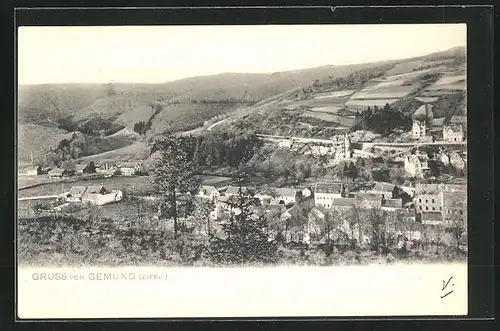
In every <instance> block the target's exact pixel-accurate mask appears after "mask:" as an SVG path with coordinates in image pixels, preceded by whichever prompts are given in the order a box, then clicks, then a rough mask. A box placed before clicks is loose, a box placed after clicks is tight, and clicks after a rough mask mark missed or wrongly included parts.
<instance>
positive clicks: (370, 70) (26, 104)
mask: <svg viewBox="0 0 500 331" xmlns="http://www.w3.org/2000/svg"><path fill="white" fill-rule="evenodd" d="M460 59H461V60H460ZM464 59H465V49H464V48H457V49H452V50H449V51H446V52H441V53H435V54H430V55H428V56H425V57H419V58H414V59H406V60H393V61H385V62H375V63H365V64H354V65H343V66H333V65H328V66H322V67H318V68H310V69H304V70H295V71H285V72H276V73H272V74H246V73H224V74H219V75H212V76H202V77H192V78H186V79H182V80H178V81H173V82H167V83H163V84H125V83H121V84H45V85H22V86H20V87H19V90H18V119H19V130H18V131H19V140H18V142H19V152H20V154H19V156H20V159H21V160H24V161H26V160H28V159H29V156H30V153H33V154H34V155H35V159H40V158H43V156H44V154H45V152H44V151H45V150H46V149H47V148H48V147H55V146H57V145H58V143H59V142H60V140H61V137H65V135H66V134H71V133H74V132H79V133H83V134H85V135H87V136H89V137H93V138H92V139H91V140H92V141H98V143H96V144H97V145H98V146H106V148H105V150H102V151H101V152H105V151H110V150H113V149H115V148H116V149H120V150H121V149H123V148H127V146H132V145H133V146H136V145H137V144H136V145H134V142H141V144H140V146H143V145H144V142H145V139H148V140H149V139H150V138H154V137H157V136H159V135H162V134H164V133H166V132H183V131H189V130H193V129H196V128H200V127H203V125H206V123H213V122H215V121H217V120H220V119H223V118H226V117H228V118H232V117H233V114H245V113H251V112H253V111H255V110H259V108H258V107H259V106H261V105H264V107H267V108H269V107H270V105H273V103H274V105H275V106H276V107H278V108H279V107H280V106H281V105H283V102H284V101H287V102H288V101H290V100H294V101H300V100H301V99H304V100H312V99H314V98H316V97H319V99H317V100H316V101H315V102H317V103H318V105H319V106H321V103H320V102H318V100H320V101H321V102H322V101H324V100H326V99H324V97H325V96H322V95H321V93H323V94H325V93H326V94H328V93H330V92H331V91H341V90H342V89H343V90H346V89H351V90H352V89H356V90H358V89H365V88H366V86H365V85H366V84H365V83H367V82H368V81H373V79H374V78H376V77H378V78H381V77H389V78H390V79H393V78H394V77H396V78H397V75H402V74H408V73H412V72H416V71H417V73H418V71H421V70H426V68H427V69H430V70H431V71H432V70H433V68H440V69H439V70H441V71H440V72H441V73H442V74H445V73H446V72H445V71H446V70H447V69H450V68H451V67H452V66H454V67H453V68H454V69H453V70H454V72H458V73H459V74H460V71H459V69H456V68H458V67H459V66H460V65H461V64H460V63H462V65H463V64H464V62H465V61H464ZM453 61H455V62H456V63H455V62H453ZM455 64H456V65H455ZM443 66H444V67H445V70H442V69H443V68H442V67H443ZM410 76H411V75H410ZM436 77H437V76H436ZM448 80H449V79H448ZM396 81H398V82H401V79H396ZM450 82H451V83H450V84H451V85H453V84H455V83H456V80H453V79H452V80H451V81H450ZM379 83H380V82H379ZM382 83H383V82H382ZM413 83H414V82H413ZM413 83H412V82H411V81H409V82H405V83H401V85H402V86H403V87H400V88H399V90H401V91H399V90H398V91H396V92H398V93H402V92H404V91H402V90H405V86H406V85H404V84H413ZM445 83H446V82H445ZM385 84H387V82H385ZM398 84H399V83H398ZM450 84H448V85H450ZM390 85H391V84H390V83H389V86H390ZM445 85H446V84H445ZM439 90H440V88H438V89H434V90H432V91H430V92H429V91H428V92H429V93H428V96H426V95H425V94H424V97H435V96H433V95H432V94H433V93H434V94H436V93H435V91H439ZM433 91H434V92H433ZM357 92H360V91H357ZM380 92H381V93H386V92H387V91H384V90H381V91H380ZM389 92H390V91H389ZM341 94H342V93H341ZM379 96H380V95H379ZM342 97H345V96H341V98H342ZM322 98H323V99H322ZM359 100H363V98H360V99H359ZM330 101H331V100H330ZM351 103H352V102H351ZM354 103H355V104H363V102H360V101H356V102H354ZM355 106H357V105H352V106H349V107H350V108H352V109H354V108H355ZM276 107H275V108H276ZM271 108H272V106H271ZM275 110H276V109H275ZM315 116H316V119H313V120H312V121H313V123H312V124H311V123H305V125H306V126H308V125H309V126H310V125H315V124H314V123H315V121H317V120H320V121H321V120H323V119H321V118H319V117H318V116H320V117H321V116H324V115H322V114H319V115H315ZM298 122H301V123H302V122H303V121H302V120H300V121H298ZM306 122H307V121H306ZM309 122H310V121H309ZM300 125H302V124H300ZM125 129H126V130H128V131H126V132H134V131H135V133H137V135H132V136H131V135H130V134H128V133H126V134H122V133H123V132H125V131H121V130H125ZM51 132H53V133H54V134H51ZM39 133H40V134H39ZM111 135H113V137H110V136H111ZM122 136H125V137H124V138H123V139H122ZM35 137H38V139H34V138H35ZM102 140H105V141H102ZM91 150H92V153H93V152H95V151H99V148H92V149H91ZM84 154H85V155H87V154H88V153H84Z"/></svg>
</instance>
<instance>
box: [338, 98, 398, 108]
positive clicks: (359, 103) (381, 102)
mask: <svg viewBox="0 0 500 331" xmlns="http://www.w3.org/2000/svg"><path fill="white" fill-rule="evenodd" d="M398 100H399V99H372V100H353V99H351V100H349V101H347V102H346V106H348V107H353V108H354V107H361V108H366V107H374V106H377V107H383V106H385V104H386V103H388V104H392V103H394V102H396V101H398Z"/></svg>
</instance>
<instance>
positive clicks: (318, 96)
mask: <svg viewBox="0 0 500 331" xmlns="http://www.w3.org/2000/svg"><path fill="white" fill-rule="evenodd" d="M354 92H356V91H355V90H344V91H334V92H323V93H316V94H315V95H314V99H325V98H338V97H346V96H349V95H351V94H353V93H354Z"/></svg>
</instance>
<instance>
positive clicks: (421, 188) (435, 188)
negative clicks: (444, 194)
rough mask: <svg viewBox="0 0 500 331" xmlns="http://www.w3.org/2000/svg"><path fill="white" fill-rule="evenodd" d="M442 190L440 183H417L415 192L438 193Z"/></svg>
mask: <svg viewBox="0 0 500 331" xmlns="http://www.w3.org/2000/svg"><path fill="white" fill-rule="evenodd" d="M440 190H441V188H440V185H439V184H416V185H415V194H417V195H418V194H438V193H439V191H440Z"/></svg>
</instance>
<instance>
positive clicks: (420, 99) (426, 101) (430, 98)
mask: <svg viewBox="0 0 500 331" xmlns="http://www.w3.org/2000/svg"><path fill="white" fill-rule="evenodd" d="M438 99H439V97H415V100H418V101H420V102H423V103H429V102H436V101H438Z"/></svg>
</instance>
